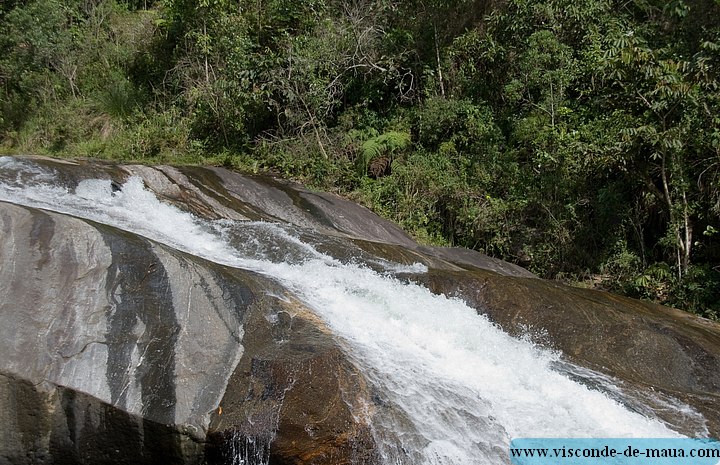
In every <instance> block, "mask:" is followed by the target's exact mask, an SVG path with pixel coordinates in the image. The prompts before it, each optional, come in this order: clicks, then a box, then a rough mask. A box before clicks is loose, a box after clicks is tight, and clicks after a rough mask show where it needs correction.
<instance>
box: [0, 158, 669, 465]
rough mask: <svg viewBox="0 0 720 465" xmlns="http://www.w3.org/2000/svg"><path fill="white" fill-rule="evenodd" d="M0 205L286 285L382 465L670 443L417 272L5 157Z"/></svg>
mask: <svg viewBox="0 0 720 465" xmlns="http://www.w3.org/2000/svg"><path fill="white" fill-rule="evenodd" d="M118 187H120V189H118ZM0 200H4V201H8V202H12V203H15V204H20V205H26V206H32V207H37V208H43V209H47V210H53V211H57V212H62V213H66V214H70V215H74V216H77V217H81V218H86V219H90V220H93V221H96V222H100V223H104V224H108V225H111V226H115V227H118V228H121V229H123V230H126V231H131V232H134V233H137V234H140V235H143V236H146V237H148V238H150V239H153V240H155V241H158V242H161V243H164V244H167V245H169V246H172V247H174V248H177V249H179V250H183V251H185V252H188V253H191V254H194V255H196V256H200V257H203V258H205V259H208V260H212V261H214V262H218V263H221V264H225V265H229V266H233V267H238V268H244V269H248V270H253V271H256V272H259V273H262V274H264V275H267V276H270V277H272V278H274V279H276V280H277V281H279V282H280V283H282V284H283V285H284V286H285V287H286V288H288V289H290V290H291V291H292V292H294V293H295V294H296V295H297V296H298V297H299V298H301V299H302V300H303V301H304V302H306V303H307V304H308V306H309V307H311V308H312V309H313V310H314V311H315V312H316V313H317V315H318V316H320V317H321V318H322V319H323V320H324V321H325V322H326V323H327V324H328V326H329V327H330V328H331V329H332V330H333V331H334V333H335V334H336V335H337V338H338V339H339V340H340V341H341V342H342V344H343V345H344V347H346V349H347V351H348V352H349V354H350V356H351V357H352V359H353V360H354V361H355V363H357V364H358V365H359V366H360V368H361V369H362V370H363V372H364V373H365V374H366V375H367V377H368V379H369V380H370V382H371V383H372V384H373V388H374V392H377V393H378V397H379V398H378V404H379V405H385V406H387V408H384V409H383V408H381V409H379V410H378V412H377V414H376V416H375V422H374V424H373V428H374V434H375V437H376V440H377V441H378V442H379V443H380V444H381V445H382V454H383V458H384V460H385V462H386V463H387V464H389V465H392V464H400V463H402V464H408V465H409V464H413V465H423V464H444V465H450V464H454V465H471V464H487V463H507V462H508V459H507V456H508V452H507V447H508V443H509V441H510V439H511V438H519V437H676V436H678V434H677V433H675V432H674V431H672V430H671V429H669V428H668V427H667V426H666V425H665V424H663V423H662V422H661V421H659V420H657V419H654V418H651V417H646V416H643V415H641V414H640V413H638V412H637V411H633V410H631V409H629V408H628V407H627V403H624V402H622V399H621V398H620V399H618V396H611V395H609V394H608V393H607V392H603V391H602V390H599V389H594V388H592V387H588V385H589V383H587V382H582V379H579V377H580V378H581V376H579V375H578V373H579V371H578V370H575V373H573V374H569V373H568V370H562V369H559V368H558V367H561V366H562V365H564V364H565V362H563V361H562V360H561V358H560V356H559V355H558V354H557V353H554V352H551V351H549V350H545V349H543V348H540V347H537V346H536V345H534V344H532V343H531V342H529V341H526V340H522V339H516V338H512V337H510V336H508V335H507V334H505V333H504V332H502V331H501V330H500V329H498V328H497V327H496V326H495V325H493V324H492V323H491V322H489V321H488V320H487V319H486V318H485V317H483V316H480V315H478V314H477V312H476V311H475V310H473V309H472V308H470V307H468V306H467V305H465V304H464V303H463V302H462V301H460V300H456V299H452V298H447V297H444V296H438V295H434V294H432V293H431V292H429V291H428V290H427V289H425V288H423V287H421V286H418V285H413V284H407V283H403V282H401V281H399V280H397V279H395V278H394V277H393V273H395V272H397V271H407V270H408V269H410V270H411V271H414V272H423V270H424V267H423V266H422V265H415V266H412V267H407V266H402V265H394V264H391V263H383V264H382V266H373V267H372V268H371V267H368V266H366V265H363V264H362V263H352V262H347V261H340V260H338V259H335V258H333V257H331V256H329V255H326V254H324V253H321V252H319V251H318V250H317V248H316V246H315V245H313V244H312V243H311V242H312V241H310V242H304V241H303V240H301V239H300V236H301V232H300V231H298V230H296V229H294V228H292V227H290V226H287V225H281V224H274V223H262V222H241V221H228V220H222V221H207V220H203V219H200V218H197V217H195V216H193V215H192V214H190V213H187V212H184V211H182V210H180V209H178V208H177V207H175V206H172V205H170V204H167V203H163V202H162V201H160V200H158V198H157V197H156V196H155V195H154V194H153V193H152V192H150V191H149V190H147V189H146V188H145V187H144V185H143V181H142V180H141V179H140V178H138V177H131V178H129V179H128V181H127V182H126V183H125V184H124V185H122V186H113V185H111V182H110V181H109V180H85V181H82V182H80V184H79V185H78V186H77V187H76V188H74V189H69V188H66V187H62V186H59V185H57V183H56V181H55V178H54V173H53V172H52V170H51V169H49V168H42V167H39V166H38V165H35V164H33V163H32V162H30V161H26V160H21V159H15V158H12V157H0ZM678 408H682V406H680V407H678ZM635 410H636V409H635Z"/></svg>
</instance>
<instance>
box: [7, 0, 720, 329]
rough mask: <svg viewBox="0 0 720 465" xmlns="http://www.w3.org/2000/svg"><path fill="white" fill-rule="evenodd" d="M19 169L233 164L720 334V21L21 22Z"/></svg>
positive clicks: (51, 18) (491, 8)
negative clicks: (649, 303)
mask: <svg viewBox="0 0 720 465" xmlns="http://www.w3.org/2000/svg"><path fill="white" fill-rule="evenodd" d="M0 25H1V30H2V34H1V35H0V50H3V54H2V55H1V56H0V106H1V107H2V113H0V144H2V150H3V151H6V152H9V153H17V152H32V153H49V154H56V155H69V156H94V157H112V158H119V159H126V160H129V159H133V160H144V161H148V162H159V161H162V162H176V163H182V162H199V163H221V164H225V165H228V166H233V167H237V168H241V169H245V170H253V171H268V170H269V171H273V172H277V173H279V174H281V175H283V176H288V177H294V178H298V179H302V180H303V181H305V182H306V183H308V184H310V185H314V186H316V187H319V188H324V189H332V190H335V191H338V192H342V193H344V194H345V195H349V196H351V197H353V198H355V199H357V200H359V201H361V202H363V203H365V204H366V205H368V206H370V207H371V208H373V209H374V210H376V211H378V212H379V213H381V214H383V215H385V216H387V217H389V218H391V219H393V220H395V221H397V222H399V223H400V224H401V225H402V226H403V227H405V228H406V229H407V230H408V231H411V232H412V233H414V234H415V235H416V236H417V237H418V238H419V239H420V240H423V241H427V242H432V243H436V244H446V245H461V246H466V247H471V248H474V249H477V250H480V251H482V252H485V253H488V254H490V255H493V256H496V257H500V258H504V259H506V260H510V261H513V262H515V263H519V264H521V265H523V266H525V267H527V268H529V269H531V270H532V271H535V272H537V273H539V274H540V275H542V276H544V277H549V278H561V279H567V280H571V281H574V282H585V283H587V284H588V285H593V286H598V287H604V288H609V289H612V290H615V291H619V292H622V293H625V294H627V295H631V296H635V297H641V298H649V299H653V300H656V301H659V302H663V303H666V304H670V305H675V306H679V307H681V308H686V309H688V310H690V311H694V312H696V313H699V314H702V315H705V316H708V317H711V318H718V317H719V316H720V234H719V233H718V231H719V230H720V75H719V74H720V2H719V1H718V0H693V1H689V0H623V1H616V0H504V1H500V0H497V1H491V0H454V1H440V0H409V1H403V2H401V1H398V0H349V1H340V0H295V1H288V0H255V1H253V2H246V1H243V0H239V1H230V0H200V1H191V0H164V1H158V0H156V1H153V0H144V1H140V0H125V1H123V0H5V1H3V2H2V4H0Z"/></svg>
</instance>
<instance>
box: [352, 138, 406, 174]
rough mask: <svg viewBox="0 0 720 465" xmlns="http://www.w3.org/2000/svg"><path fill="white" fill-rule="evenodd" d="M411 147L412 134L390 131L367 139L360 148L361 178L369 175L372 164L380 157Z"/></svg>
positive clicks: (389, 156) (358, 163)
mask: <svg viewBox="0 0 720 465" xmlns="http://www.w3.org/2000/svg"><path fill="white" fill-rule="evenodd" d="M408 145H410V133H409V132H401V131H389V132H386V133H383V134H380V135H377V136H374V137H371V138H369V139H367V140H366V141H365V142H363V143H362V145H361V146H360V156H359V157H358V159H357V170H358V174H359V175H360V176H364V175H365V174H366V173H367V170H368V166H370V163H371V162H372V161H373V160H374V159H376V158H379V157H383V156H386V157H388V158H389V159H392V155H393V154H394V153H395V152H396V151H398V150H402V149H404V148H406V147H407V146H408Z"/></svg>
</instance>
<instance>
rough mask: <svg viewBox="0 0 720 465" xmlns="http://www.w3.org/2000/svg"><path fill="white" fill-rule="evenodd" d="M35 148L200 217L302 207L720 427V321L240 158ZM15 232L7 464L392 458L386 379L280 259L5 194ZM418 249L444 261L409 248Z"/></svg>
mask: <svg viewBox="0 0 720 465" xmlns="http://www.w3.org/2000/svg"><path fill="white" fill-rule="evenodd" d="M33 163H38V164H40V165H41V166H44V167H46V168H48V169H50V170H52V171H53V172H54V176H55V179H56V181H55V182H58V183H60V184H62V185H64V186H66V188H67V190H68V191H70V192H72V191H73V190H75V189H77V188H78V185H79V184H80V183H81V181H83V180H87V179H106V180H111V181H112V186H113V189H116V188H119V186H121V185H122V184H123V183H124V182H126V181H127V180H128V179H129V178H130V177H131V176H137V177H140V178H142V180H143V183H144V185H145V186H146V187H147V188H148V189H150V190H152V191H153V192H154V193H155V194H156V195H157V196H158V197H159V198H161V199H163V200H165V201H167V202H171V203H173V204H174V205H176V206H177V207H179V208H180V209H182V210H184V211H188V212H191V213H192V214H194V215H196V216H197V217H200V218H207V219H220V220H222V219H227V220H240V221H246V220H247V221H267V222H273V223H278V224H283V225H292V227H294V228H296V230H297V231H298V234H299V236H300V237H301V238H302V239H303V241H306V242H307V243H309V244H312V245H313V246H314V247H315V248H316V249H317V250H318V251H320V252H323V253H327V254H328V255H331V256H333V257H335V258H337V259H339V260H341V261H343V262H360V263H363V264H365V265H366V266H369V267H371V268H377V269H380V270H384V271H387V270H388V269H391V268H392V267H389V265H388V264H394V265H393V266H395V268H397V269H394V271H393V273H395V274H396V275H397V276H399V277H400V278H401V279H407V280H410V281H413V282H419V283H421V284H423V285H425V286H427V287H428V288H430V289H431V290H432V291H433V292H436V293H443V294H446V295H448V296H455V297H460V298H462V299H463V300H465V301H466V302H467V303H468V304H469V305H470V306H472V307H473V308H475V309H477V311H478V312H479V313H481V314H484V315H486V316H487V317H488V318H489V319H491V320H492V321H493V322H495V323H496V324H498V325H499V326H500V327H502V328H503V329H504V330H505V331H507V332H509V333H511V334H513V335H519V336H526V337H529V338H531V339H532V340H534V341H536V342H537V343H539V344H541V345H544V346H547V347H551V348H553V349H556V350H558V351H561V352H562V353H563V354H564V356H565V358H566V359H567V360H568V361H570V362H573V363H576V364H577V365H579V366H581V367H586V368H588V369H590V370H594V371H596V372H597V373H600V374H603V375H604V376H610V377H613V379H614V380H615V381H617V382H618V383H620V384H622V386H624V388H626V389H627V391H628V392H634V393H635V394H634V395H635V396H636V398H637V401H638V407H637V409H638V410H641V409H642V408H649V409H651V410H652V413H654V414H655V415H658V416H660V417H661V418H664V419H666V421H667V422H668V423H669V424H671V425H673V427H675V428H676V429H679V430H680V431H684V432H687V433H688V434H695V433H697V431H698V430H699V426H698V424H696V419H695V418H691V417H684V416H683V415H681V414H678V413H677V412H676V411H674V410H673V409H672V408H669V407H668V406H670V407H672V405H671V403H672V399H676V400H679V401H682V402H685V403H687V404H688V405H689V406H691V407H692V408H694V409H696V410H697V411H699V412H700V413H702V414H703V416H704V418H705V420H706V424H705V425H704V426H705V427H706V428H707V434H709V435H711V436H716V437H717V436H718V435H720V408H719V407H718V406H719V405H720V326H719V325H718V324H716V323H713V322H709V321H707V320H704V319H701V318H697V317H695V316H692V315H690V314H687V313H685V312H681V311H678V310H673V309H669V308H665V307H661V306H657V305H651V304H647V303H642V302H639V301H635V300H631V299H625V298H621V297H617V296H614V295H611V294H607V293H602V292H595V291H588V290H583V289H575V288H569V287H566V286H562V285H559V284H556V283H551V282H546V281H543V280H539V279H537V278H535V277H534V276H533V275H532V274H531V273H529V272H528V271H526V270H524V269H522V268H520V267H518V266H515V265H512V264H509V263H506V262H502V261H500V260H496V259H493V258H491V257H487V256H484V255H482V254H479V253H477V252H473V251H468V250H463V249H453V248H436V247H426V246H420V245H418V244H416V243H415V242H414V241H413V240H412V239H411V238H410V237H409V236H407V234H405V233H404V232H403V231H401V230H400V229H399V228H398V227H396V226H395V225H393V224H392V223H390V222H388V221H386V220H383V219H381V218H379V217H377V216H376V215H374V214H372V213H371V212H369V211H368V210H366V209H364V208H363V207H360V206H358V205H356V204H354V203H352V202H349V201H347V200H345V199H342V198H340V197H337V196H334V195H331V194H325V193H316V192H312V191H310V190H308V189H305V188H303V187H301V186H298V185H296V184H292V183H289V182H286V181H281V180H276V179H270V178H266V177H262V176H244V175H240V174H237V173H233V172H230V171H227V170H224V169H220V168H194V167H182V168H176V167H169V166H160V167H147V166H138V165H129V166H120V165H115V164H110V163H101V162H94V161H86V160H77V161H56V160H51V159H44V158H33ZM3 175H4V174H3V172H2V170H0V177H2V176H3ZM6 181H7V182H13V181H12V179H9V180H6ZM0 231H1V233H2V238H3V240H2V241H0V264H1V266H0V293H2V295H3V296H5V298H3V299H2V300H0V323H1V324H0V353H2V354H3V356H2V357H0V422H2V426H0V463H18V464H26V463H27V464H29V463H63V464H65V463H68V464H75V463H81V464H96V463H128V464H129V463H188V464H191V463H192V464H195V463H208V464H215V463H259V464H264V463H270V464H276V465H286V464H298V465H299V464H307V465H310V464H314V465H323V464H328V465H330V464H335V465H344V464H374V463H380V459H379V456H378V452H377V445H376V444H375V439H374V437H373V432H372V428H371V424H372V420H373V414H374V408H375V407H376V406H378V405H380V404H379V403H378V400H377V396H376V395H374V394H373V393H372V389H371V388H370V387H369V386H368V381H367V380H366V378H365V377H364V376H363V373H362V372H360V371H359V369H358V368H357V366H356V364H355V363H354V362H353V359H352V357H351V356H349V354H348V353H347V351H346V349H345V348H344V346H343V344H342V342H341V341H338V339H337V338H336V337H335V336H333V334H332V333H331V332H330V330H329V329H328V328H327V327H326V326H325V324H324V323H323V322H322V321H321V320H319V319H318V317H317V316H316V315H315V314H314V313H313V312H312V311H310V310H309V309H308V308H306V307H305V306H304V305H303V303H302V302H300V301H299V300H298V299H297V298H296V297H295V296H294V295H293V293H292V292H291V291H289V290H288V289H284V288H283V287H282V286H281V285H279V284H278V283H277V282H276V281H274V280H273V279H272V277H269V276H266V275H260V274H258V273H254V272H251V271H243V270H239V269H234V268H230V267H225V266H221V265H218V264H215V263H211V262H208V261H205V260H203V259H201V258H197V257H194V256H191V255H188V254H185V253H183V252H180V251H178V250H175V249H173V248H171V247H168V246H165V245H161V244H159V243H157V242H153V241H151V240H149V239H146V238H144V237H141V236H138V235H135V234H131V233H128V232H125V231H122V230H120V229H115V228H112V227H110V226H105V225H102V224H98V223H94V222H92V221H87V220H82V219H78V218H75V217H72V216H68V215H64V214H61V213H52V212H48V211H45V210H41V209H35V208H29V207H22V206H18V205H14V204H10V203H5V202H0ZM235 240H238V241H243V240H245V239H244V238H243V237H237V238H236V239H235ZM250 246H251V245H250V244H249V243H248V245H247V247H250ZM276 253H279V256H283V254H284V253H285V252H284V251H282V250H281V251H280V252H276ZM416 263H422V264H424V265H425V266H426V267H427V268H428V271H427V272H426V273H416V272H413V271H412V270H403V269H401V266H400V265H407V266H408V267H410V266H412V265H413V264H416ZM595 387H596V388H598V389H602V387H601V386H600V387H598V386H595ZM658 393H659V394H660V395H661V397H660V398H658ZM663 396H664V397H663ZM658 399H660V400H658ZM662 399H669V400H668V401H667V402H669V403H667V402H666V403H663V402H664V401H663V400H662ZM653 403H654V404H653ZM641 404H642V405H645V407H640V405H641ZM700 426H703V425H700ZM241 460H245V462H242V461H241Z"/></svg>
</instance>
